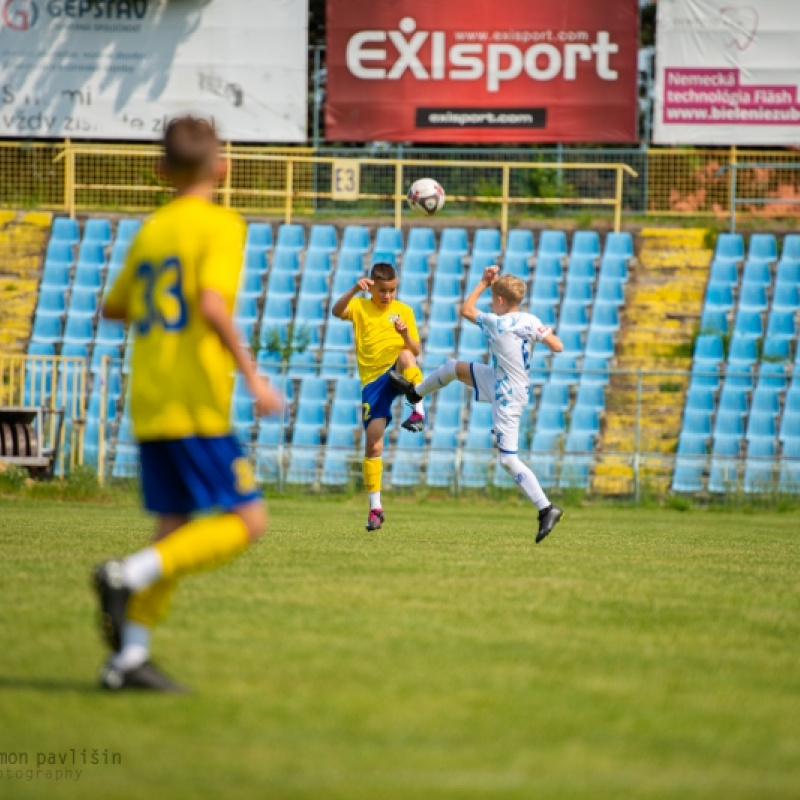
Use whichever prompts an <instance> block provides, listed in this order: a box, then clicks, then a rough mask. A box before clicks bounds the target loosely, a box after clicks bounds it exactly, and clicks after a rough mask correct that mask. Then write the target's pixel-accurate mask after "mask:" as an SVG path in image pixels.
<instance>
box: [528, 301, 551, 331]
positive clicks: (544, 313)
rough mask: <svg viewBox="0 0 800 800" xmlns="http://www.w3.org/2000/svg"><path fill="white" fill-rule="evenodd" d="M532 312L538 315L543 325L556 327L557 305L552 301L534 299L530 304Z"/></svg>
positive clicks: (535, 315)
mask: <svg viewBox="0 0 800 800" xmlns="http://www.w3.org/2000/svg"><path fill="white" fill-rule="evenodd" d="M530 313H531V314H533V316H534V317H538V318H539V319H540V320H541V322H542V324H543V325H549V326H550V327H551V328H555V327H556V307H555V306H554V305H553V304H552V303H549V302H541V301H533V302H532V303H531V304H530Z"/></svg>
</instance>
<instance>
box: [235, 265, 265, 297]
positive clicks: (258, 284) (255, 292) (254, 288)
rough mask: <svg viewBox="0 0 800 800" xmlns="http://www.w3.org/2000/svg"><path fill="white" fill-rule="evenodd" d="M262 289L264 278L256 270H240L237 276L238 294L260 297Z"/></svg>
mask: <svg viewBox="0 0 800 800" xmlns="http://www.w3.org/2000/svg"><path fill="white" fill-rule="evenodd" d="M263 291H264V279H263V276H262V275H259V274H258V273H257V272H248V271H247V270H242V274H241V276H240V278H239V294H240V295H246V296H250V297H260V296H261V293H262V292H263Z"/></svg>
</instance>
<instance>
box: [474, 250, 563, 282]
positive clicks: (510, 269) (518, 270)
mask: <svg viewBox="0 0 800 800" xmlns="http://www.w3.org/2000/svg"><path fill="white" fill-rule="evenodd" d="M559 268H560V265H559ZM503 274H505V275H513V276H514V277H516V278H519V279H520V280H522V281H525V282H526V283H527V282H528V280H529V279H530V277H531V267H530V262H529V260H528V256H524V255H518V254H517V255H514V254H512V255H507V256H506V257H505V260H504V262H503ZM537 274H538V271H537ZM480 277H481V276H479V275H477V274H474V273H473V272H472V270H470V278H471V280H470V282H472V279H475V280H480Z"/></svg>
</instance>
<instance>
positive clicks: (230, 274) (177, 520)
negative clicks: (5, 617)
mask: <svg viewBox="0 0 800 800" xmlns="http://www.w3.org/2000/svg"><path fill="white" fill-rule="evenodd" d="M163 166H164V170H165V172H166V174H167V176H168V177H169V179H170V182H171V183H172V184H173V186H174V187H175V189H176V197H175V199H174V200H173V201H172V202H170V203H169V204H168V205H166V206H165V207H164V208H162V209H160V210H159V211H157V212H156V213H155V214H153V216H151V217H150V218H149V219H147V220H146V221H145V223H144V225H143V226H142V228H141V231H140V232H139V233H138V235H137V236H136V238H135V239H134V241H133V243H132V245H131V249H130V253H129V255H128V258H127V261H126V263H125V266H124V268H123V270H122V272H121V273H120V275H119V277H118V278H117V280H116V282H115V283H114V286H113V287H112V288H111V291H110V292H109V293H108V295H107V297H106V298H105V301H104V304H103V316H105V317H106V318H108V319H119V320H124V321H126V322H128V323H129V324H130V325H131V327H132V329H133V356H132V362H131V376H130V399H131V418H132V422H133V429H134V434H135V435H136V438H137V439H138V440H139V443H140V460H141V481H142V493H143V496H144V504H145V507H146V508H147V510H148V511H150V512H152V513H154V514H155V515H156V516H157V526H156V535H155V537H154V541H153V544H152V545H151V546H149V547H146V548H145V549H143V550H140V551H138V552H136V553H134V554H133V555H131V556H128V557H127V558H125V559H124V560H122V561H107V562H105V563H103V564H101V565H100V566H98V567H97V568H96V569H95V571H94V575H93V579H94V585H95V589H96V591H97V594H98V597H99V601H100V621H101V627H102V631H103V635H104V637H105V640H106V642H107V643H108V645H109V646H110V648H111V649H112V651H113V654H112V655H111V657H110V658H109V660H108V661H107V662H106V664H105V666H104V667H103V670H102V673H101V676H100V682H101V685H102V686H103V687H104V688H106V689H109V690H120V689H151V690H155V691H166V692H180V691H183V688H182V687H181V686H180V685H178V684H177V683H175V682H174V681H172V680H171V679H170V678H168V677H167V676H166V675H164V674H163V673H162V672H160V671H159V670H158V669H157V668H156V667H155V666H154V665H153V663H152V662H151V661H150V657H149V653H150V636H151V630H152V627H153V626H154V625H155V623H156V622H157V621H158V620H159V619H160V618H162V617H163V616H164V615H165V614H166V611H167V608H168V606H169V601H170V599H171V596H172V593H173V591H174V588H175V584H176V582H177V580H178V579H179V578H182V577H183V576H184V575H187V574H189V573H192V572H196V571H198V570H201V569H205V568H209V567H214V566H217V565H218V564H219V563H221V562H222V561H224V560H227V559H229V558H232V557H234V556H236V555H238V554H239V553H241V552H242V551H243V550H245V549H246V548H247V546H248V545H249V544H250V543H251V542H253V541H255V540H256V539H257V538H258V537H259V536H261V534H263V533H264V531H265V530H266V527H267V513H266V507H265V505H264V503H263V501H262V499H261V497H260V495H259V493H258V491H257V489H256V486H255V483H254V480H253V475H252V470H251V469H250V465H249V463H248V461H247V460H246V459H245V458H244V455H243V453H242V450H241V447H240V445H239V443H238V441H237V440H236V439H235V438H234V437H233V436H232V435H231V431H230V423H229V418H230V405H231V395H232V392H233V376H232V372H233V369H234V367H238V369H239V371H240V372H241V373H242V375H243V376H244V379H245V382H246V384H247V386H248V388H249V389H250V392H251V393H252V395H253V398H254V403H255V408H256V411H257V412H258V413H260V414H270V413H275V412H277V411H279V410H280V409H281V407H282V405H283V399H282V397H281V395H280V394H279V393H277V392H276V391H275V390H274V389H273V388H272V387H271V386H270V384H269V382H268V381H267V380H266V378H264V377H262V376H260V375H258V374H256V370H255V365H254V363H253V359H252V356H251V355H250V353H249V351H248V350H247V349H246V348H245V347H244V346H243V345H242V344H241V342H240V340H239V336H238V334H237V332H236V330H235V328H234V325H233V318H232V312H233V306H234V301H235V298H236V291H237V288H238V285H239V273H240V270H241V265H242V254H243V250H244V240H245V225H244V221H243V220H242V218H241V217H240V216H239V215H238V214H237V213H235V212H233V211H230V210H229V209H225V208H221V207H219V206H216V205H214V204H213V203H212V202H211V198H212V192H213V190H214V187H215V186H216V184H217V183H218V182H219V181H220V180H221V179H222V178H223V177H224V175H225V169H226V166H227V165H226V163H225V162H224V161H223V160H222V159H221V158H220V155H219V141H218V139H217V135H216V132H215V130H214V128H213V126H212V125H211V124H210V123H209V122H207V121H205V120H202V119H195V118H192V117H182V118H180V119H176V120H173V121H172V122H171V123H170V124H169V126H168V127H167V130H166V133H165V137H164V165H163ZM214 508H219V509H222V511H221V513H218V514H217V515H216V516H203V517H200V518H197V519H193V515H195V514H196V513H197V512H207V511H209V510H210V509H214Z"/></svg>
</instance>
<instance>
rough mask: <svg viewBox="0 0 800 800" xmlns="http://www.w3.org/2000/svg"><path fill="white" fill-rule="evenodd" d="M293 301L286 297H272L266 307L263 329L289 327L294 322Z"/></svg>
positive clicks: (262, 323) (262, 319)
mask: <svg viewBox="0 0 800 800" xmlns="http://www.w3.org/2000/svg"><path fill="white" fill-rule="evenodd" d="M292 317H293V314H292V301H291V298H289V297H287V296H286V295H279V294H278V295H270V296H269V297H267V302H266V303H265V305H264V313H263V315H262V317H261V327H262V329H263V328H265V327H268V328H269V327H275V326H282V325H287V324H288V323H289V322H291V321H292Z"/></svg>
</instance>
